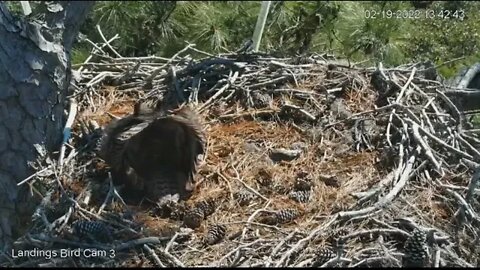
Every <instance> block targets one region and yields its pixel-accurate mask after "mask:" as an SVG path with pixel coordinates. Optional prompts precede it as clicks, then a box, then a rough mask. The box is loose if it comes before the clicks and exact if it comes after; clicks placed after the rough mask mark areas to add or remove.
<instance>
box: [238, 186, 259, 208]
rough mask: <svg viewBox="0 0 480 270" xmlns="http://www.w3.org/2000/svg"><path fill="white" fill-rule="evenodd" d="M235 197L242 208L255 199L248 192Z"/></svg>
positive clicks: (242, 191) (245, 191) (242, 192)
mask: <svg viewBox="0 0 480 270" xmlns="http://www.w3.org/2000/svg"><path fill="white" fill-rule="evenodd" d="M234 197H235V200H237V202H238V204H240V205H241V206H244V205H247V204H248V203H250V202H251V201H252V200H254V199H255V195H254V194H252V193H251V192H250V191H248V190H241V191H240V192H237V193H236V194H235V195H234Z"/></svg>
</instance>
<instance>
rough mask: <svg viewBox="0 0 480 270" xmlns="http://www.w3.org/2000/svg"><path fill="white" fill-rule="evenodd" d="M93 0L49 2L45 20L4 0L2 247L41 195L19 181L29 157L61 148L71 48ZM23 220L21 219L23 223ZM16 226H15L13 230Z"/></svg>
mask: <svg viewBox="0 0 480 270" xmlns="http://www.w3.org/2000/svg"><path fill="white" fill-rule="evenodd" d="M93 4H94V2H93V1H78V2H76V1H65V2H45V4H44V5H45V21H44V22H39V21H33V20H32V19H29V18H15V17H13V16H12V15H11V13H10V12H9V11H8V9H7V7H6V6H5V3H4V2H0V248H1V249H3V250H8V247H9V245H10V244H11V241H12V239H13V238H14V237H16V236H18V234H19V233H21V232H20V231H18V230H16V229H18V227H17V225H19V224H22V225H24V224H25V220H21V219H23V218H27V220H28V219H29V218H30V216H31V213H32V210H33V206H34V204H35V202H36V200H35V199H34V198H33V197H32V196H31V194H30V192H28V190H27V188H26V186H28V185H24V186H21V187H20V188H18V187H17V185H16V184H17V182H19V181H21V180H23V179H25V178H26V177H28V176H29V175H31V174H32V173H34V172H33V169H32V168H31V167H30V166H29V162H33V161H35V160H36V159H37V156H38V155H39V153H38V152H37V151H36V150H35V147H34V145H36V144H38V145H40V146H43V147H45V149H46V150H47V151H52V150H55V149H57V148H58V146H59V143H60V142H61V138H62V130H63V125H64V118H65V117H64V113H63V109H64V103H65V96H66V92H67V89H68V85H69V83H70V51H71V48H72V46H73V41H74V39H75V37H76V35H77V33H78V31H79V28H80V25H81V23H82V22H83V21H84V20H85V18H86V15H87V13H88V11H89V10H90V9H91V8H92V6H93ZM20 221H21V223H20ZM12 228H15V229H12Z"/></svg>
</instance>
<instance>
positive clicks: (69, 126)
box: [58, 99, 77, 174]
mask: <svg viewBox="0 0 480 270" xmlns="http://www.w3.org/2000/svg"><path fill="white" fill-rule="evenodd" d="M76 115H77V102H76V101H75V100H74V99H70V110H69V112H68V119H67V122H66V123H65V128H64V129H63V141H62V146H61V148H60V156H59V157H58V166H59V169H60V174H62V168H63V157H64V156H65V145H66V143H67V142H68V140H69V139H70V135H71V130H72V125H73V121H74V120H75V116H76Z"/></svg>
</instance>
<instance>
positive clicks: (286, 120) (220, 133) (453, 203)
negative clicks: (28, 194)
mask: <svg viewBox="0 0 480 270" xmlns="http://www.w3.org/2000/svg"><path fill="white" fill-rule="evenodd" d="M189 52H190V53H191V52H196V53H200V54H201V52H199V51H198V50H197V49H195V48H194V46H193V45H189V46H188V47H187V48H186V49H184V50H182V51H181V52H179V53H178V54H177V55H175V56H174V57H173V58H171V59H167V58H161V57H153V56H152V57H143V58H124V57H122V58H120V57H117V58H112V57H109V56H108V55H107V54H106V53H104V52H103V51H102V52H101V51H100V50H99V49H97V50H96V53H94V54H93V57H92V58H91V60H90V62H88V63H86V64H83V65H81V67H80V68H79V66H76V67H74V68H75V69H76V71H75V72H74V76H73V81H72V89H71V93H70V98H71V99H70V100H71V104H70V107H71V108H73V109H71V110H70V112H69V114H70V115H72V114H74V113H75V110H74V109H75V107H76V108H77V109H78V113H77V114H76V118H75V121H74V124H73V127H72V130H73V132H72V136H71V138H70V139H69V140H68V142H67V143H65V144H64V146H63V150H62V152H63V151H64V153H62V154H60V155H45V156H43V158H42V159H40V160H39V161H38V162H37V163H36V164H34V166H35V169H36V170H37V171H38V173H37V174H35V175H34V176H33V177H31V178H29V179H28V180H27V181H24V183H22V184H24V185H30V187H31V189H32V192H36V193H40V194H42V196H43V200H42V203H41V205H40V206H39V207H38V211H37V212H36V213H35V215H34V216H33V222H32V224H31V226H30V227H29V229H28V231H27V232H26V233H25V236H24V237H22V238H20V239H18V240H17V241H16V242H15V245H14V250H15V251H16V252H17V253H18V252H20V251H29V252H31V254H33V255H32V256H30V257H26V256H18V254H16V255H17V256H16V257H15V258H12V259H11V261H10V262H9V263H8V265H10V266H13V265H14V266H72V267H73V266H154V265H156V266H228V267H235V266H277V267H278V266H322V265H323V266H343V267H354V266H367V267H368V266H369V267H374V266H383V267H388V266H393V267H399V266H402V265H403V266H407V265H419V266H461V267H472V266H475V265H476V264H477V258H478V257H477V256H476V254H477V248H476V247H477V246H478V240H479V236H478V233H477V232H478V228H479V227H478V225H479V223H478V221H479V218H478V216H477V213H476V212H477V211H478V210H477V209H478V208H479V205H478V202H477V200H476V198H475V197H476V189H475V188H476V181H477V180H478V177H477V175H476V174H474V170H475V168H477V167H478V165H477V162H479V160H480V153H479V151H478V150H477V149H479V147H478V146H479V142H480V141H479V139H478V138H477V131H476V130H472V129H469V125H468V123H466V122H465V119H464V118H463V116H462V114H461V112H459V111H458V109H457V108H456V106H455V105H454V104H455V103H454V102H453V101H452V99H451V98H449V96H448V95H447V94H446V93H447V92H445V86H444V85H442V83H440V82H438V81H437V80H435V78H432V76H431V73H432V69H431V68H425V67H424V66H422V65H418V64H416V65H406V66H403V67H398V68H396V69H382V68H381V66H380V67H378V68H370V69H368V68H357V67H352V66H346V65H342V64H339V63H338V62H336V61H335V60H334V59H333V58H332V57H330V56H326V55H323V56H320V55H313V56H310V57H302V58H274V57H271V56H268V55H263V54H238V55H237V54H224V55H218V56H211V55H208V56H206V58H199V59H192V58H191V57H190V56H188V55H187V53H189ZM204 55H206V54H204ZM138 100H143V101H145V102H150V101H152V102H157V101H160V102H163V104H164V105H165V106H169V104H175V102H176V103H178V102H189V103H191V104H193V106H194V107H195V108H197V110H198V111H199V113H200V114H201V116H202V118H203V120H204V121H203V122H204V125H205V130H206V133H207V139H208V142H207V151H206V155H205V156H204V157H203V160H202V162H201V163H200V166H199V173H198V175H197V187H196V190H195V193H194V195H193V197H192V198H191V199H189V200H188V201H186V202H180V203H152V202H145V203H142V204H141V205H125V204H123V203H122V200H121V191H120V193H119V194H117V193H116V191H117V188H115V187H114V186H113V184H112V181H111V179H110V178H109V174H108V172H109V171H108V167H107V166H106V165H105V163H104V162H103V161H102V160H100V159H99V158H98V157H97V155H96V154H95V151H94V149H95V144H96V141H97V139H98V136H97V134H98V127H99V126H100V127H102V126H105V125H106V124H107V123H108V122H110V121H111V119H112V117H123V116H125V115H127V114H129V113H131V112H132V110H133V104H134V102H137V101H138ZM192 213H193V214H192ZM194 214H196V215H197V217H198V218H197V219H198V220H197V223H196V224H193V223H195V222H191V220H190V222H189V217H191V216H192V215H194ZM189 227H191V228H189ZM192 228H193V229H192ZM87 232H89V233H87ZM101 236H103V237H101ZM103 250H105V251H106V252H105V253H103V254H102V253H101V252H102V251H103ZM67 251H71V252H72V253H71V254H68V255H66V256H61V254H66V252H67ZM73 251H75V252H77V253H74V252H73ZM92 251H98V252H99V254H93V253H91V252H92ZM62 252H63V253H62ZM48 254H50V255H51V256H52V258H51V259H49V256H48ZM92 254H93V255H92ZM86 255H92V256H90V257H87V256H86Z"/></svg>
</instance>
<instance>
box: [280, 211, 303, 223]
mask: <svg viewBox="0 0 480 270" xmlns="http://www.w3.org/2000/svg"><path fill="white" fill-rule="evenodd" d="M299 215H300V213H299V212H298V211H297V210H295V209H284V210H280V211H278V212H276V213H275V218H276V221H277V223H280V224H283V223H288V222H290V221H292V220H294V219H296V218H297V217H298V216H299Z"/></svg>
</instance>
